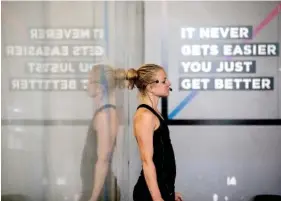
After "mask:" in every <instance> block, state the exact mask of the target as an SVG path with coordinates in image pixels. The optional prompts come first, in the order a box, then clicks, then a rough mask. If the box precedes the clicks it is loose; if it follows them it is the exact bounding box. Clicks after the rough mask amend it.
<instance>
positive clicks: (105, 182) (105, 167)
mask: <svg viewBox="0 0 281 201" xmlns="http://www.w3.org/2000/svg"><path fill="white" fill-rule="evenodd" d="M118 72H119V73H118ZM122 72H123V73H122ZM124 77H125V72H124V70H123V71H122V70H119V71H117V70H113V69H112V68H111V67H109V66H107V65H103V64H100V65H96V66H94V67H93V69H92V70H91V72H90V74H89V81H88V93H89V96H90V97H91V98H93V101H94V104H95V106H96V111H95V113H94V115H93V117H92V121H91V124H90V127H89V130H88V134H87V137H86V142H85V146H84V149H83V155H82V162H81V172H80V173H81V179H82V195H81V197H80V201H119V200H120V193H119V187H118V186H117V181H116V178H115V176H114V174H113V172H112V170H111V164H112V163H111V162H112V153H113V150H114V146H115V141H116V136H117V131H118V126H119V124H120V118H119V115H120V112H118V108H117V107H116V101H117V94H118V93H117V92H116V88H118V87H121V88H123V87H124V86H123V85H124Z"/></svg>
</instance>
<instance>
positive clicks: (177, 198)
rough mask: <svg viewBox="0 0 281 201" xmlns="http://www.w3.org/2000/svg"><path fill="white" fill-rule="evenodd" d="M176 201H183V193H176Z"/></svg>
mask: <svg viewBox="0 0 281 201" xmlns="http://www.w3.org/2000/svg"><path fill="white" fill-rule="evenodd" d="M175 201H183V198H182V194H181V193H178V192H176V193H175Z"/></svg>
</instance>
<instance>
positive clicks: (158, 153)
mask: <svg viewBox="0 0 281 201" xmlns="http://www.w3.org/2000/svg"><path fill="white" fill-rule="evenodd" d="M141 107H144V108H146V109H148V110H150V111H151V112H152V113H153V114H154V115H155V116H157V117H158V119H159V121H160V125H159V127H158V128H157V129H156V130H155V131H154V134H153V151H154V152H153V162H154V165H155V169H156V174H157V181H158V186H159V188H160V192H161V195H162V197H163V198H165V199H164V200H165V201H166V200H173V198H174V193H175V178H176V162H175V155H174V150H173V147H172V143H171V139H170V132H169V128H168V125H167V123H166V122H165V120H164V119H163V118H162V117H161V116H160V115H159V114H158V113H157V112H156V111H155V110H154V109H153V108H152V107H150V106H149V105H146V104H141V105H139V106H138V108H137V109H139V108H141ZM135 191H136V192H139V193H140V194H144V193H145V192H146V193H149V191H148V187H147V185H146V181H145V178H144V173H143V170H141V174H140V177H139V179H138V182H137V184H136V186H135ZM149 194H150V193H149ZM171 197H172V199H170V198H171Z"/></svg>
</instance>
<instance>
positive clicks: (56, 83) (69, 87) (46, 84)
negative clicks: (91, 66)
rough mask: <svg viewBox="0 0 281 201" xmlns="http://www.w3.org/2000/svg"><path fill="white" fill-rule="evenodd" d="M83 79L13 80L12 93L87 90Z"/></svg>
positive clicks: (11, 83)
mask: <svg viewBox="0 0 281 201" xmlns="http://www.w3.org/2000/svg"><path fill="white" fill-rule="evenodd" d="M85 83H87V82H86V81H84V80H83V79H81V80H76V79H36V78H34V79H12V80H11V82H10V89H11V90H12V91H73V90H83V89H84V88H85V86H84V85H85Z"/></svg>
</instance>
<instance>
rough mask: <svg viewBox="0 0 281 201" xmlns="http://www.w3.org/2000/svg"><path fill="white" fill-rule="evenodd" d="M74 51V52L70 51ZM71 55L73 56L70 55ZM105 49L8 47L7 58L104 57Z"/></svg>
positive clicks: (81, 46)
mask: <svg viewBox="0 0 281 201" xmlns="http://www.w3.org/2000/svg"><path fill="white" fill-rule="evenodd" d="M70 49H72V51H70ZM70 53H71V54H70ZM103 54H104V48H103V47H102V46H98V45H97V46H92V45H78V46H73V47H70V46H66V45H61V46H47V45H42V46H18V45H8V46H6V55H7V56H45V57H51V56H53V57H55V56H102V55H103Z"/></svg>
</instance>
